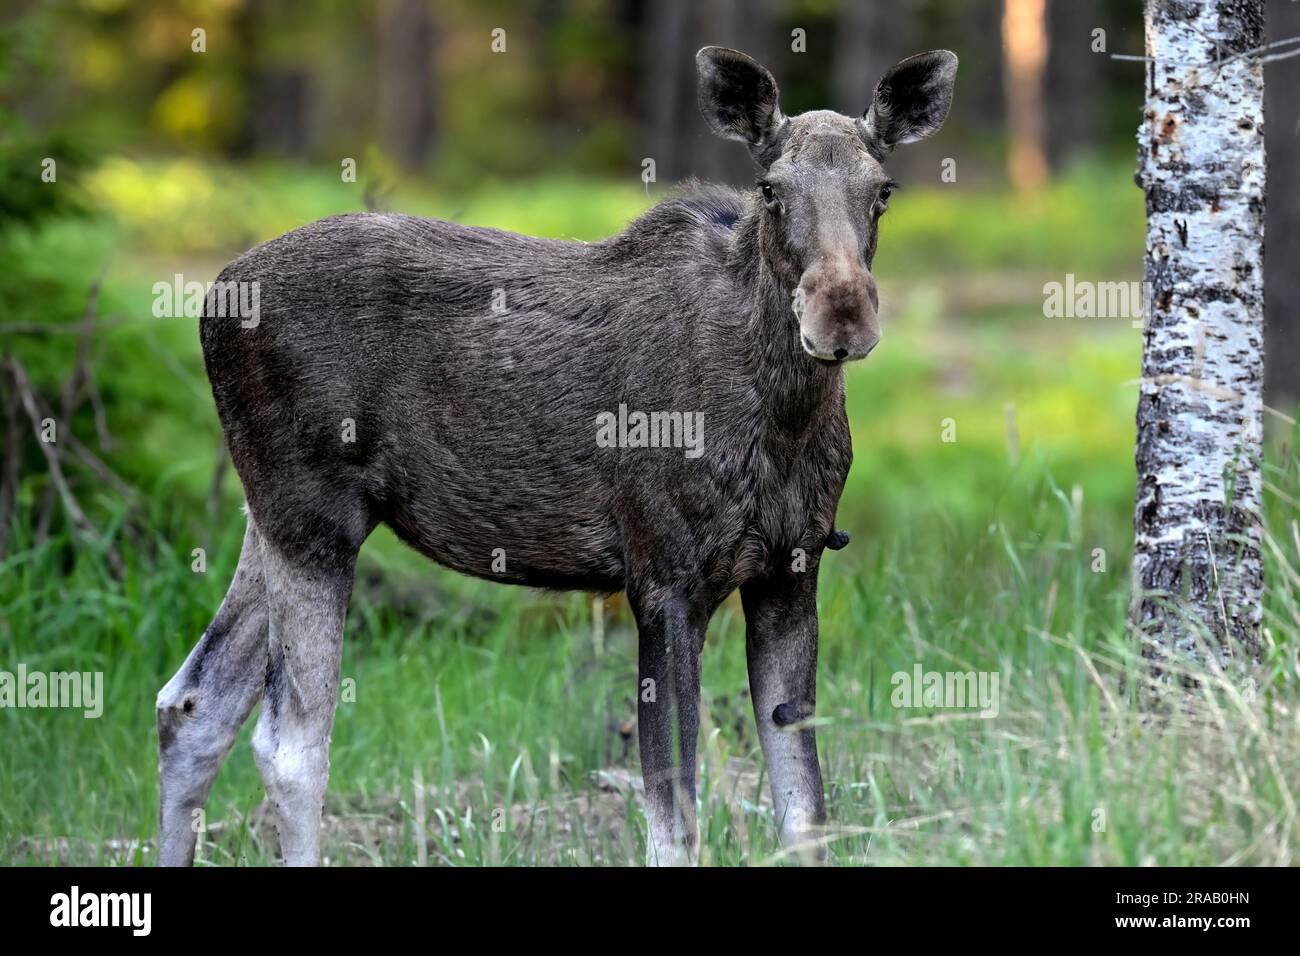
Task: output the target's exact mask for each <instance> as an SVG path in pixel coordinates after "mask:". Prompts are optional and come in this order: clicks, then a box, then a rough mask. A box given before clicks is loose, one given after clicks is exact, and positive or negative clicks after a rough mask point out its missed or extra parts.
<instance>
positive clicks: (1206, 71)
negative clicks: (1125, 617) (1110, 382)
mask: <svg viewBox="0 0 1300 956" xmlns="http://www.w3.org/2000/svg"><path fill="white" fill-rule="evenodd" d="M1263 24H1264V0H1147V3H1146V46H1147V56H1148V57H1149V58H1151V59H1152V60H1153V61H1154V62H1151V63H1147V64H1146V91H1147V102H1146V111H1145V113H1144V116H1143V121H1142V124H1141V126H1140V127H1139V130H1138V142H1139V159H1138V176H1137V179H1138V184H1139V185H1140V186H1141V187H1142V188H1143V189H1144V190H1145V191H1146V197H1147V199H1146V201H1147V242H1146V279H1147V283H1148V287H1147V291H1148V295H1149V303H1148V309H1149V315H1148V320H1147V323H1146V329H1145V333H1144V335H1145V340H1144V348H1143V357H1142V383H1141V395H1140V397H1139V400H1138V410H1137V450H1136V460H1137V504H1136V509H1135V513H1134V531H1135V547H1134V558H1133V579H1134V596H1133V604H1132V608H1131V610H1130V623H1131V624H1132V625H1133V626H1135V627H1136V628H1138V629H1140V630H1141V632H1142V633H1144V634H1145V635H1148V636H1149V637H1150V640H1151V643H1149V644H1148V645H1147V648H1148V652H1149V653H1150V654H1152V655H1153V656H1156V657H1162V656H1164V655H1165V654H1169V655H1170V656H1172V657H1173V658H1176V659H1177V658H1181V659H1182V660H1184V661H1185V660H1187V659H1189V658H1191V659H1193V660H1199V659H1203V657H1204V655H1203V654H1202V653H1201V650H1202V648H1203V647H1204V646H1206V645H1205V643H1204V642H1206V641H1207V640H1208V646H1209V647H1210V648H1212V649H1213V650H1214V656H1215V657H1216V658H1217V659H1218V660H1219V661H1220V663H1226V662H1227V660H1228V658H1230V657H1234V656H1236V657H1240V656H1242V655H1243V651H1244V654H1245V655H1246V656H1249V657H1253V656H1255V655H1256V654H1257V653H1258V648H1259V626H1260V619H1261V608H1260V599H1261V596H1262V590H1263V569H1262V565H1261V561H1260V536H1261V528H1260V522H1259V514H1260V494H1261V484H1262V478H1261V472H1260V455H1261V444H1262V425H1263V423H1262V411H1263V382H1264V354H1263V346H1264V294H1263V293H1264V290H1263V279H1264V271H1263V251H1264V182H1265V175H1264V174H1265V165H1264V135H1263V134H1264V116H1263V109H1264V107H1263V102H1264V76H1263V67H1262V65H1261V64H1260V63H1259V62H1258V60H1257V58H1256V57H1254V56H1237V54H1240V53H1244V52H1245V51H1247V50H1251V49H1253V48H1256V47H1258V46H1259V45H1260V44H1261V43H1262V42H1263Z"/></svg>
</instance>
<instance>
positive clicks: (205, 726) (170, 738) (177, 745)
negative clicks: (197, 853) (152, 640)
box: [157, 521, 267, 866]
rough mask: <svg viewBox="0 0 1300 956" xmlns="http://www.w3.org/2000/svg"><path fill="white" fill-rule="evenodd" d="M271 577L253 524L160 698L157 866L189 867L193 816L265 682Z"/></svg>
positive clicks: (195, 832) (194, 837) (195, 836)
mask: <svg viewBox="0 0 1300 956" xmlns="http://www.w3.org/2000/svg"><path fill="white" fill-rule="evenodd" d="M266 635H267V615H266V580H265V577H264V575H263V573H262V559H261V555H260V553H259V551H258V545H257V532H256V529H254V527H253V524H252V522H251V521H250V522H249V525H248V530H247V531H246V532H245V533H244V546H243V549H242V550H241V552H240V555H239V565H238V567H236V569H235V576H234V580H232V581H231V583H230V589H229V590H228V591H227V592H226V597H225V600H223V601H222V602H221V607H220V608H219V609H218V610H217V614H216V617H214V618H213V620H212V623H211V624H209V625H208V628H207V630H206V631H204V633H203V637H202V638H201V639H200V640H199V643H198V644H197V645H195V647H194V649H193V650H192V651H191V652H190V654H189V656H188V657H187V658H186V659H185V663H184V664H183V665H181V668H180V670H178V671H177V672H176V674H175V676H174V677H172V679H171V680H170V681H168V682H167V684H166V686H164V687H163V689H162V690H161V691H159V693H158V703H157V707H158V770H159V790H160V808H159V818H158V863H159V865H160V866H188V865H189V864H191V863H193V862H194V846H195V842H196V841H197V839H198V829H199V828H198V827H196V826H195V819H196V811H199V810H201V809H202V808H203V805H204V804H205V803H206V802H207V799H208V793H209V792H210V791H211V789H212V781H213V780H214V779H215V778H216V776H217V771H219V770H220V769H221V764H222V763H223V762H224V761H225V758H226V754H228V753H229V752H230V748H231V746H232V745H233V744H234V741H235V736H236V735H237V734H238V733H239V728H240V727H241V726H242V725H243V723H244V721H245V720H246V719H247V718H248V714H249V712H250V711H251V710H252V709H253V705H254V704H255V703H256V702H257V698H258V695H259V694H260V693H261V691H262V687H263V684H264V683H265V679H266Z"/></svg>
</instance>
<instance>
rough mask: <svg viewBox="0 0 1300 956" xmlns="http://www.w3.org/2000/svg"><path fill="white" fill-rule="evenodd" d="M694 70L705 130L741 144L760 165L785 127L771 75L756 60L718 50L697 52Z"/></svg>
mask: <svg viewBox="0 0 1300 956" xmlns="http://www.w3.org/2000/svg"><path fill="white" fill-rule="evenodd" d="M695 66H696V68H697V69H698V70H699V76H700V83H699V102H700V112H701V113H703V114H704V119H705V120H706V121H707V122H708V124H709V127H710V128H711V129H712V130H713V132H715V133H717V134H718V135H719V136H721V137H723V138H725V139H738V140H740V141H741V142H742V143H745V144H746V145H747V146H749V150H750V152H751V153H753V155H754V157H755V158H756V159H759V161H760V162H761V161H762V159H761V156H762V154H763V153H764V152H765V151H766V150H767V148H768V147H770V146H771V145H772V143H773V142H774V141H775V140H776V136H777V133H778V132H779V130H780V129H781V126H782V124H783V123H785V117H784V116H782V115H781V109H780V107H779V106H778V105H777V89H776V80H774V79H773V78H772V74H771V73H769V72H768V71H767V70H766V69H765V68H764V67H763V66H762V65H761V64H760V63H759V62H758V61H757V60H754V59H752V58H751V57H748V56H746V55H745V54H743V53H741V52H739V51H738V50H728V49H727V48H726V47H720V46H706V47H705V48H704V49H702V50H700V52H699V53H697V54H695Z"/></svg>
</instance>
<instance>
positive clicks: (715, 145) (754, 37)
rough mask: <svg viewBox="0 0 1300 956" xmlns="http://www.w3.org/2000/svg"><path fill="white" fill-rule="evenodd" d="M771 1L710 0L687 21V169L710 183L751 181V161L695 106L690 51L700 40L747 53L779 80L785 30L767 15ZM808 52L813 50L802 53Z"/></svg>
mask: <svg viewBox="0 0 1300 956" xmlns="http://www.w3.org/2000/svg"><path fill="white" fill-rule="evenodd" d="M773 6H774V0H713V2H711V3H701V4H698V5H696V7H695V17H694V18H693V20H692V24H691V36H692V38H693V41H692V42H691V43H690V44H689V50H688V51H687V52H688V53H689V55H690V60H689V66H688V68H687V86H688V88H689V89H688V97H687V98H688V100H689V106H688V110H687V112H688V114H689V122H688V123H687V125H686V129H687V131H688V133H689V136H690V142H691V147H692V149H691V169H690V172H692V173H694V174H695V175H697V176H700V177H702V178H705V179H710V180H712V181H714V182H721V183H731V184H732V185H738V186H748V185H751V184H752V183H753V181H754V174H755V170H754V162H753V160H752V159H750V158H749V154H748V151H747V150H745V148H744V147H743V146H741V145H740V144H739V143H735V142H728V141H726V140H723V139H719V138H718V137H717V136H715V135H714V134H713V133H712V132H711V131H710V130H709V129H708V126H707V125H706V124H705V122H704V119H703V117H701V116H700V111H699V108H698V106H697V103H698V100H697V99H696V95H695V94H696V84H697V81H696V77H695V51H696V50H698V49H699V48H700V47H702V46H705V45H713V46H729V47H731V48H732V49H733V50H740V51H741V52H742V53H748V54H749V55H750V56H752V57H753V58H754V59H756V60H758V62H760V63H762V64H763V65H764V66H766V67H767V68H768V69H769V70H771V71H772V72H773V73H774V74H776V76H777V83H778V84H779V83H780V82H781V76H782V74H783V73H784V70H783V69H782V65H781V60H782V59H783V57H784V51H781V50H779V48H778V44H782V43H784V44H785V45H786V46H785V50H788V49H789V42H790V38H789V34H779V35H778V33H777V32H776V31H777V27H776V25H775V23H774V22H773V21H774V16H773V9H772V8H773ZM805 55H808V56H811V55H813V54H805Z"/></svg>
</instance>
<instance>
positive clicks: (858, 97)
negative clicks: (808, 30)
mask: <svg viewBox="0 0 1300 956" xmlns="http://www.w3.org/2000/svg"><path fill="white" fill-rule="evenodd" d="M916 6H917V0H895V2H893V3H863V2H861V0H840V16H839V23H838V24H837V25H836V29H835V59H834V62H833V63H832V64H831V91H832V93H833V95H834V101H833V102H832V103H830V104H828V106H829V107H830V108H831V109H836V110H839V111H840V112H841V113H845V114H847V115H848V116H861V115H862V114H863V113H864V112H866V109H867V107H868V106H870V105H871V94H872V92H873V91H874V90H875V88H876V81H877V80H879V79H880V77H881V76H883V75H884V73H885V71H886V70H888V69H889V68H890V67H891V66H893V65H894V64H895V63H897V62H898V61H899V60H901V59H903V57H905V56H910V55H911V54H913V53H919V52H921V50H920V49H919V48H916V47H915V43H916V40H915V36H916Z"/></svg>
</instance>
